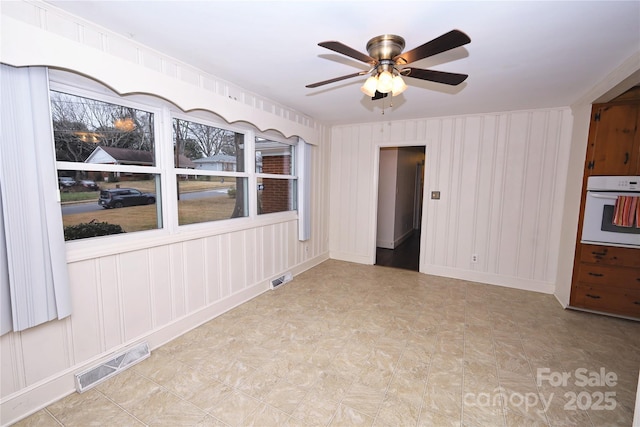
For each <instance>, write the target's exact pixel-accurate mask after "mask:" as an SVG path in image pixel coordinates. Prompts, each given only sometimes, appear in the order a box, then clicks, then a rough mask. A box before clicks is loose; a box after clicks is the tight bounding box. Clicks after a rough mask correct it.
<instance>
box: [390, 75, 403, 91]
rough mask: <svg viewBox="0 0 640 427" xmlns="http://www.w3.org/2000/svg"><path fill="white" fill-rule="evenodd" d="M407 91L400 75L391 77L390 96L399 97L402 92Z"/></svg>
mask: <svg viewBox="0 0 640 427" xmlns="http://www.w3.org/2000/svg"><path fill="white" fill-rule="evenodd" d="M405 90H407V84H406V83H405V82H404V80H403V79H402V77H400V75H399V74H398V75H396V76H394V77H393V81H392V82H391V96H396V95H400V94H401V93H402V92H404V91H405Z"/></svg>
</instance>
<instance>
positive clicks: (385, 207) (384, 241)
mask: <svg viewBox="0 0 640 427" xmlns="http://www.w3.org/2000/svg"><path fill="white" fill-rule="evenodd" d="M397 175H398V149H397V148H384V149H382V150H380V167H379V174H378V182H379V185H378V223H377V224H378V225H377V233H376V246H377V247H380V248H386V249H393V248H394V245H395V234H394V231H395V218H396V203H395V201H396V187H397V185H396V179H397Z"/></svg>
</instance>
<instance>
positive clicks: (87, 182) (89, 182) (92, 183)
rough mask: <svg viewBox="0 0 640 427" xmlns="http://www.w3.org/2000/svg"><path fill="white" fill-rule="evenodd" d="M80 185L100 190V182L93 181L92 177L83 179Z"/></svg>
mask: <svg viewBox="0 0 640 427" xmlns="http://www.w3.org/2000/svg"><path fill="white" fill-rule="evenodd" d="M80 185H82V186H83V187H85V188H88V189H89V190H99V189H100V187H99V186H98V184H96V182H95V181H92V180H90V179H83V180H82V181H80Z"/></svg>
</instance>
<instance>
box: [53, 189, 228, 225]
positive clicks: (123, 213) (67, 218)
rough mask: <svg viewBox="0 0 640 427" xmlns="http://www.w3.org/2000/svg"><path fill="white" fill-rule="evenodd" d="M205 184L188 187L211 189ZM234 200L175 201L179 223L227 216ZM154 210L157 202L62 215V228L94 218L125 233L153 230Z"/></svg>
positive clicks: (226, 217)
mask: <svg viewBox="0 0 640 427" xmlns="http://www.w3.org/2000/svg"><path fill="white" fill-rule="evenodd" d="M204 184H206V186H204V187H200V186H197V185H192V186H191V187H190V188H199V189H203V188H204V189H211V184H212V183H211V182H204ZM227 185H228V184H227ZM132 187H133V186H132ZM140 187H141V186H136V187H134V188H139V189H141V188H140ZM143 191H144V190H143ZM181 191H185V190H184V188H183V187H182V183H181ZM96 200H97V199H96ZM235 203H236V201H235V198H231V197H227V196H223V197H215V198H211V197H207V198H201V199H195V200H181V201H180V202H179V203H178V215H179V223H180V225H185V224H195V223H199V222H207V221H218V220H222V219H228V218H230V217H231V214H232V213H233V209H234V207H235ZM156 210H157V205H143V206H130V207H125V208H120V209H101V210H99V211H93V212H87V213H79V214H71V215H63V217H62V220H63V224H64V226H65V227H66V226H70V225H76V224H80V223H88V222H91V221H93V222H107V223H109V224H118V225H120V226H121V227H122V228H123V229H124V230H125V231H126V232H132V231H142V230H153V229H156V228H158V223H157V214H156Z"/></svg>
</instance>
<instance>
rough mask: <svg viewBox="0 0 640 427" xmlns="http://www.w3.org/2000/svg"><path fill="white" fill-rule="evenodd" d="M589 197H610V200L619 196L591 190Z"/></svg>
mask: <svg viewBox="0 0 640 427" xmlns="http://www.w3.org/2000/svg"><path fill="white" fill-rule="evenodd" d="M589 197H594V198H596V199H608V200H617V199H618V196H613V195H611V194H601V193H591V192H589Z"/></svg>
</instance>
